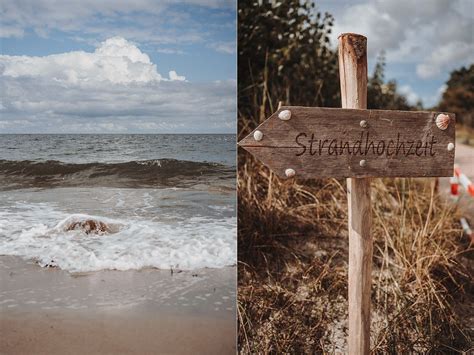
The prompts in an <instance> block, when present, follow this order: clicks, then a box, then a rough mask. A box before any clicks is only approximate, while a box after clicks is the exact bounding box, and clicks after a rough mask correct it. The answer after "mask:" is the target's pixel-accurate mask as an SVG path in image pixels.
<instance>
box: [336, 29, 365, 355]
mask: <svg viewBox="0 0 474 355" xmlns="http://www.w3.org/2000/svg"><path fill="white" fill-rule="evenodd" d="M339 75H340V78H341V79H340V80H341V98H342V106H343V107H346V108H358V109H364V108H367V39H366V38H365V37H364V36H361V35H356V34H349V33H348V34H343V35H341V36H339ZM347 199H348V208H349V210H348V215H349V287H348V290H349V339H348V350H349V354H351V355H352V354H356V355H361V354H369V352H370V289H371V284H372V275H371V273H372V236H371V225H372V213H371V212H372V211H371V200H370V180H369V179H357V178H355V179H347Z"/></svg>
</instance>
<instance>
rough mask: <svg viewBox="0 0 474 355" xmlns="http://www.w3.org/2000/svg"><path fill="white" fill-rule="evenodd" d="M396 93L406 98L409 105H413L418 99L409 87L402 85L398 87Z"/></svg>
mask: <svg viewBox="0 0 474 355" xmlns="http://www.w3.org/2000/svg"><path fill="white" fill-rule="evenodd" d="M398 91H400V93H402V94H403V95H404V96H405V97H406V98H407V100H408V103H409V104H410V105H415V104H416V103H417V102H418V100H419V99H420V97H419V96H418V94H417V93H416V92H415V91H414V90H413V88H412V87H411V86H410V85H402V86H400V87H399V89H398Z"/></svg>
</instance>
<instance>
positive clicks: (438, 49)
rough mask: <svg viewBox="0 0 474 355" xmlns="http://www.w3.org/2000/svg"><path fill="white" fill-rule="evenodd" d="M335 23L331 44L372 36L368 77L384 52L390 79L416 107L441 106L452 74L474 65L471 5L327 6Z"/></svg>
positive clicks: (441, 0)
mask: <svg viewBox="0 0 474 355" xmlns="http://www.w3.org/2000/svg"><path fill="white" fill-rule="evenodd" d="M315 3H316V6H317V9H318V10H319V11H321V12H323V13H324V12H326V11H327V12H329V13H331V14H332V15H333V16H334V18H335V21H334V31H333V33H332V43H333V45H335V44H337V36H338V35H339V34H340V33H343V32H355V33H359V34H363V35H365V36H367V46H368V54H369V58H368V61H369V71H372V70H373V67H374V64H375V63H376V57H377V55H378V54H379V53H380V52H381V51H385V56H386V64H387V65H386V79H395V80H397V82H398V84H399V89H400V91H402V92H403V93H404V94H405V95H407V97H408V98H409V100H410V101H411V102H412V103H414V102H416V101H417V100H418V99H421V100H422V102H423V104H424V106H425V107H428V108H429V107H432V106H434V105H436V104H437V102H438V100H439V98H440V96H441V94H442V92H443V90H444V89H445V87H444V83H445V82H446V80H447V79H448V78H449V73H450V72H451V71H452V70H454V69H458V68H459V67H461V66H466V65H470V64H472V63H474V1H472V0H416V1H414V0H351V1H347V0H322V1H315Z"/></svg>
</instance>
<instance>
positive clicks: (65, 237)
mask: <svg viewBox="0 0 474 355" xmlns="http://www.w3.org/2000/svg"><path fill="white" fill-rule="evenodd" d="M87 219H92V220H97V221H101V222H103V223H107V224H108V225H110V226H113V228H114V229H113V233H98V234H95V233H86V232H85V231H84V230H80V229H74V230H67V228H65V226H66V225H67V224H68V223H70V222H71V221H80V220H87ZM235 226H236V219H235V217H227V218H224V217H223V218H220V219H215V218H206V217H192V218H189V219H187V220H186V221H185V222H184V221H179V220H177V221H176V223H170V222H169V221H166V222H160V221H159V219H158V220H153V221H150V220H142V219H140V218H137V217H134V218H130V219H120V220H119V219H112V218H106V217H102V216H89V215H85V214H81V215H78V214H77V215H76V214H72V215H71V214H66V213H64V212H61V211H58V210H55V209H54V207H51V206H50V205H48V204H33V205H21V204H19V205H17V207H16V208H15V209H14V210H10V211H0V255H16V256H20V257H23V258H25V259H34V260H36V261H37V262H38V264H39V265H41V266H55V267H59V268H61V269H63V270H67V271H70V272H88V271H97V270H104V269H115V270H129V269H141V268H147V267H154V268H160V269H170V268H173V269H183V270H192V269H198V268H221V267H225V266H231V265H235V263H236V227H235Z"/></svg>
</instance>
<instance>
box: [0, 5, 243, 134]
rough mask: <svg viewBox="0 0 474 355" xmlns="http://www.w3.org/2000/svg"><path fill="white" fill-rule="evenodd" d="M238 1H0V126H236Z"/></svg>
mask: <svg viewBox="0 0 474 355" xmlns="http://www.w3.org/2000/svg"><path fill="white" fill-rule="evenodd" d="M58 4H60V5H58ZM235 7H236V4H235V1H232V0H182V1H156V0H142V1H136V2H132V1H127V0H103V1H95V0H76V1H72V0H65V1H62V2H56V1H51V0H5V1H2V2H1V4H0V13H1V17H0V18H1V28H0V44H1V57H0V75H1V79H2V80H1V82H0V89H1V90H2V96H1V100H2V101H1V103H0V104H1V106H0V132H2V131H3V132H45V133H47V132H57V133H59V132H78V133H82V132H94V131H97V130H98V129H99V130H101V131H104V132H115V133H120V132H149V133H160V132H163V133H167V132H178V133H181V132H184V133H186V132H206V133H207V132H211V133H212V132H215V133H223V132H231V133H234V132H235V127H236V121H235V120H236V117H235V116H236V109H235V105H236V91H235V89H236V10H235ZM171 71H173V73H174V74H170V72H171ZM40 93H41V94H40ZM101 106H102V109H101Z"/></svg>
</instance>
